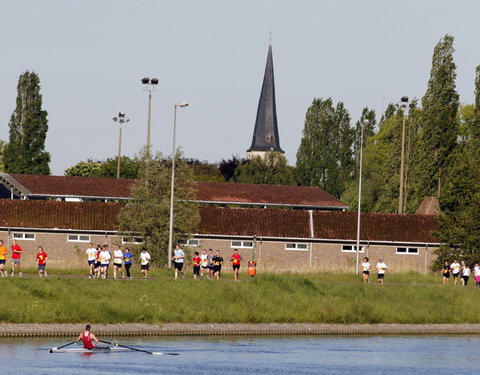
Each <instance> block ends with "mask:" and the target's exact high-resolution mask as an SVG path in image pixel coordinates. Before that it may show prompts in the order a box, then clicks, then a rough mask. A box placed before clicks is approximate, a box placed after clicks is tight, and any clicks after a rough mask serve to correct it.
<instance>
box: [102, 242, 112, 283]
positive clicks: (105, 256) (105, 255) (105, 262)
mask: <svg viewBox="0 0 480 375" xmlns="http://www.w3.org/2000/svg"><path fill="white" fill-rule="evenodd" d="M110 259H112V254H110V251H108V245H103V249H102V251H100V274H101V275H102V279H106V278H107V277H108V266H109V265H110Z"/></svg>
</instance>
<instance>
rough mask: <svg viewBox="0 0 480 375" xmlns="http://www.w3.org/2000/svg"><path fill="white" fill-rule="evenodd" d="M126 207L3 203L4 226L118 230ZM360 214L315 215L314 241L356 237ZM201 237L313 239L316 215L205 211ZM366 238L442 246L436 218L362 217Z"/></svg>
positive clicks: (0, 208) (257, 210)
mask: <svg viewBox="0 0 480 375" xmlns="http://www.w3.org/2000/svg"><path fill="white" fill-rule="evenodd" d="M122 207H123V204H122V203H88V202H81V203H76V202H57V201H34V200H32V201H29V200H18V199H15V200H13V199H0V227H3V228H9V227H10V228H38V229H54V228H58V229H73V230H86V231H88V230H91V231H116V229H117V222H116V216H117V214H118V213H119V212H120V209H121V208H122ZM356 215H357V214H356V213H355V212H338V211H323V212H322V211H313V216H312V217H313V231H314V238H315V239H319V240H344V241H352V240H355V239H356V225H357V216H356ZM200 216H201V222H200V225H199V227H198V230H197V233H198V234H202V235H212V236H255V235H256V236H258V237H273V238H302V239H305V240H308V239H309V238H311V232H310V212H309V211H304V210H285V209H261V208H223V207H206V206H201V207H200ZM361 218H362V226H361V239H362V240H363V241H365V240H368V241H372V242H400V243H401V242H411V243H425V242H429V243H438V240H436V239H435V238H434V237H433V236H432V234H431V232H432V231H434V230H437V229H438V226H437V222H436V219H435V217H434V216H427V215H399V214H372V213H370V214H362V215H361Z"/></svg>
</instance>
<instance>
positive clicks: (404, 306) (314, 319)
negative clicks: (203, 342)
mask: <svg viewBox="0 0 480 375" xmlns="http://www.w3.org/2000/svg"><path fill="white" fill-rule="evenodd" d="M156 276H157V278H155V279H151V280H110V279H107V280H88V279H78V278H58V277H49V278H47V279H45V280H40V279H37V278H23V279H18V278H2V279H0V285H1V290H2V297H1V300H2V303H1V307H0V322H11V323H84V322H91V323H121V322H130V323H133V322H153V323H161V322H193V323H202V322H219V323H222V322H224V323H231V322H238V323H270V322H285V323H294V322H305V323H480V303H479V299H480V288H476V287H474V286H468V287H460V286H457V287H454V286H453V285H448V286H443V285H441V278H440V277H439V276H432V275H430V276H423V275H419V274H390V275H387V283H386V284H385V285H383V286H381V285H376V284H374V283H373V282H372V284H368V285H364V284H362V283H361V282H360V281H359V279H358V278H356V277H355V276H354V275H349V274H323V273H317V274H264V275H257V276H256V277H255V278H247V276H246V275H242V279H243V280H242V281H241V282H238V283H235V282H233V281H232V280H231V275H228V278H227V279H224V280H221V281H220V282H217V281H213V280H197V281H194V280H191V279H189V278H188V279H185V280H178V281H175V280H173V279H172V276H171V273H168V274H167V273H166V272H165V271H157V272H156Z"/></svg>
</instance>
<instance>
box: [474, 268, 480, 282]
mask: <svg viewBox="0 0 480 375" xmlns="http://www.w3.org/2000/svg"><path fill="white" fill-rule="evenodd" d="M473 276H474V278H475V285H476V286H478V287H480V267H479V266H478V263H475V266H474V267H473Z"/></svg>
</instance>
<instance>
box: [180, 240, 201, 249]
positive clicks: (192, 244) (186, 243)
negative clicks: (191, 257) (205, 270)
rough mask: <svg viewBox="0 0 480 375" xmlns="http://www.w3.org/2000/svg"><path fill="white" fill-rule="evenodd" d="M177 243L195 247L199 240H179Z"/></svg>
mask: <svg viewBox="0 0 480 375" xmlns="http://www.w3.org/2000/svg"><path fill="white" fill-rule="evenodd" d="M178 244H179V245H183V246H190V247H197V246H198V245H199V244H200V241H199V240H194V239H190V240H180V241H178Z"/></svg>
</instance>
